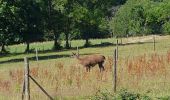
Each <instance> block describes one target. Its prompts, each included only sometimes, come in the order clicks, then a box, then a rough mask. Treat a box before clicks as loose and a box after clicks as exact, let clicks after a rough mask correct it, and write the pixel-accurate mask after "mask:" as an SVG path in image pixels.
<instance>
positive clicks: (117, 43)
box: [116, 39, 119, 60]
mask: <svg viewBox="0 0 170 100" xmlns="http://www.w3.org/2000/svg"><path fill="white" fill-rule="evenodd" d="M118 45H119V40H118V39H117V42H116V59H117V60H118Z"/></svg>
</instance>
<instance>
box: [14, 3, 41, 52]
mask: <svg viewBox="0 0 170 100" xmlns="http://www.w3.org/2000/svg"><path fill="white" fill-rule="evenodd" d="M17 6H18V8H19V11H18V17H19V18H20V19H19V23H20V29H19V34H20V36H21V38H22V41H23V42H24V43H26V45H27V47H26V50H25V52H29V50H30V47H29V44H30V43H31V42H34V41H41V40H42V37H43V32H42V30H41V29H42V26H41V25H42V16H41V15H42V13H41V9H40V6H39V3H38V2H37V1H35V0H21V1H18V5H17Z"/></svg>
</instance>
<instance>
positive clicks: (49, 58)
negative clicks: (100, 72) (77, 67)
mask: <svg viewBox="0 0 170 100" xmlns="http://www.w3.org/2000/svg"><path fill="white" fill-rule="evenodd" d="M90 54H92V53H88V54H81V55H90ZM93 54H94V53H93ZM95 54H97V53H95ZM66 57H70V59H73V58H71V53H70V54H63V55H54V54H53V55H48V56H38V60H39V61H41V60H51V59H59V58H66ZM28 59H29V61H36V57H35V56H34V57H28ZM15 62H24V58H17V59H10V60H6V61H0V64H5V63H15Z"/></svg>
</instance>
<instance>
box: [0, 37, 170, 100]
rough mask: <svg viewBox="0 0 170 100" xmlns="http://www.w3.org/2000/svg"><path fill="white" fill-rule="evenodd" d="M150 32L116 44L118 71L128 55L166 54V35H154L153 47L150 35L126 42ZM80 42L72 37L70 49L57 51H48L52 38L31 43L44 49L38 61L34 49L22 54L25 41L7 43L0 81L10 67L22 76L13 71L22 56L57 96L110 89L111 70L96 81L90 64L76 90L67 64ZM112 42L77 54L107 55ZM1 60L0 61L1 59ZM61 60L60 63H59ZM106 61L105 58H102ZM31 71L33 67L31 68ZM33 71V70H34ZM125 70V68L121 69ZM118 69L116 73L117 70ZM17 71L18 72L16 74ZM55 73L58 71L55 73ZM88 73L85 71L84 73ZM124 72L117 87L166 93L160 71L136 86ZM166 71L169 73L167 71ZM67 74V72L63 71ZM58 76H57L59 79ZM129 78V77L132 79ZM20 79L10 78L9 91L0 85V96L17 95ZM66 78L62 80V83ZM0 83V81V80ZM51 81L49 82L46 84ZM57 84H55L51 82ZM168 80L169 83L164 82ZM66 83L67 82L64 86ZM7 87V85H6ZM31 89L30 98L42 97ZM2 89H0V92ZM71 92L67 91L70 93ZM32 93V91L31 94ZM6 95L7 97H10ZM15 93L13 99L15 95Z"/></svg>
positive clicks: (168, 41)
mask: <svg viewBox="0 0 170 100" xmlns="http://www.w3.org/2000/svg"><path fill="white" fill-rule="evenodd" d="M150 37H151V36H148V37H134V38H128V39H127V38H123V44H124V45H120V46H119V58H120V59H121V62H120V64H119V68H118V69H119V71H120V73H122V72H121V68H126V67H127V66H126V65H125V63H124V62H125V61H126V60H127V59H132V58H135V57H136V56H140V55H144V54H146V55H148V56H149V55H151V54H152V53H155V52H156V53H157V54H159V55H166V54H167V51H169V50H170V47H169V45H170V36H161V37H158V36H157V37H156V51H153V43H152V42H153V40H152V39H148V40H146V41H144V42H143V43H138V41H136V42H135V43H130V44H127V42H129V41H134V40H137V39H139V38H140V39H142V38H144V39H145V38H150ZM90 41H91V43H92V45H100V44H101V43H105V42H109V43H116V40H115V39H114V38H109V39H94V40H90ZM83 45H84V41H83V40H74V41H72V47H73V48H74V49H71V50H66V49H64V50H61V51H52V50H51V49H52V47H53V42H44V43H32V44H31V46H30V48H31V49H35V48H38V50H40V51H43V50H44V52H40V53H39V54H38V55H39V59H40V60H39V61H38V62H37V61H36V60H35V53H34V52H33V53H30V54H24V53H23V52H24V50H25V47H26V46H25V45H23V44H20V45H13V46H9V47H8V50H9V51H10V54H9V55H6V56H2V57H0V63H1V64H0V73H1V74H0V81H2V83H3V82H5V81H9V82H11V81H10V78H11V76H10V75H9V74H10V71H12V72H13V73H15V74H16V77H17V78H20V77H21V76H22V73H21V72H18V73H19V74H18V73H17V70H19V71H20V70H23V68H24V67H23V66H24V62H23V58H24V57H29V58H30V68H31V69H33V68H37V67H38V68H39V69H38V76H37V77H36V79H37V80H38V81H39V82H40V83H41V85H43V86H44V87H45V89H46V90H47V91H49V93H50V94H52V95H53V96H56V95H57V98H60V99H61V98H62V99H64V98H66V99H67V98H70V97H71V98H73V99H81V98H84V97H86V96H90V95H94V94H95V92H96V91H95V89H96V90H98V89H101V90H102V89H108V90H109V91H111V90H112V73H111V71H109V72H108V73H105V74H106V77H107V78H108V80H107V81H106V82H102V81H98V80H97V78H98V77H99V76H100V74H98V68H97V67H96V68H94V69H93V70H92V72H91V73H90V74H89V76H86V77H88V79H87V80H86V81H85V82H83V80H80V83H81V85H82V89H81V90H80V91H79V90H77V88H75V87H76V86H77V85H76V84H77V83H76V82H78V81H77V78H79V77H78V76H76V75H75V76H74V73H71V67H74V68H75V67H76V63H77V62H76V61H75V60H74V59H72V58H70V55H71V53H72V52H76V47H77V46H79V47H82V46H83ZM62 46H64V42H62ZM115 48H116V47H115V45H109V46H103V45H101V46H92V47H89V48H80V50H79V52H80V55H88V54H95V53H99V54H103V55H105V56H106V57H107V58H108V57H113V51H114V49H115ZM2 62H3V63H2ZM60 63H61V65H60ZM106 63H107V64H108V61H107V62H106ZM59 66H64V72H62V71H61V72H62V73H63V75H65V74H68V76H69V75H72V74H73V76H74V78H73V84H72V85H70V86H69V85H68V84H70V82H71V81H68V79H67V78H66V77H64V76H63V75H61V76H60V74H59V73H60V72H58V71H60V70H59V69H58V68H59ZM166 67H167V70H169V65H168V64H166ZM79 70H80V71H81V72H80V73H77V72H76V71H79ZM84 70H85V69H83V68H81V69H78V68H76V69H75V72H76V73H77V74H80V77H83V75H86V73H85V74H84ZM33 71H34V70H33ZM44 71H47V73H48V74H47V75H46V76H43V73H45V72H44ZM35 72H37V71H35ZM125 72H126V71H125ZM120 73H119V74H120ZM20 74H21V75H20ZM58 74H59V75H58ZM87 75H88V73H87ZM126 75H127V74H126V73H122V76H121V77H124V78H122V80H120V84H121V85H120V86H119V87H118V89H121V88H127V89H129V90H131V91H136V92H138V93H142V94H143V93H146V92H147V91H150V93H148V95H149V96H151V97H157V96H159V97H162V98H163V97H165V96H168V95H169V94H170V87H169V86H168V85H166V87H165V86H164V85H162V83H161V82H162V81H164V79H161V77H162V76H161V75H160V77H158V78H153V77H147V78H146V79H141V80H140V81H139V82H141V83H140V84H139V86H136V87H133V83H130V82H131V81H129V80H128V76H127V77H126ZM168 75H169V74H168ZM66 76H67V75H66ZM60 77H62V78H63V80H62V81H63V84H61V83H60V81H59V80H58V79H60ZM62 78H61V79H62ZM132 81H133V80H132ZM17 82H20V81H19V80H17V79H15V80H14V82H13V85H11V87H10V89H11V88H12V89H11V91H12V93H8V91H7V92H6V91H5V92H4V93H3V91H4V90H3V89H1V87H0V100H1V98H5V99H7V100H9V98H8V97H6V96H1V94H2V95H4V94H5V95H10V94H11V98H12V97H14V95H15V93H16V94H17V96H18V98H20V92H21V91H20V90H21V84H20V83H17ZM65 82H66V83H65ZM166 82H168V80H166ZM0 83H1V82H0ZM2 83H1V84H0V85H3V84H2ZM156 83H161V84H156ZM50 84H51V85H50ZM55 84H57V86H56V85H55ZM167 84H169V83H167ZM67 85H68V86H67ZM31 86H32V88H34V89H35V90H37V88H36V86H35V85H33V84H32V85H31ZM58 86H59V87H62V88H61V89H62V90H60V89H57V90H55V88H56V87H58ZM7 87H8V86H7ZM34 89H32V90H31V91H32V96H33V98H34V99H35V98H37V99H40V98H41V97H45V96H44V95H43V93H36V92H34V91H33V90H34ZM87 89H89V90H87ZM76 91H78V92H76ZM1 92H2V93H1ZM70 92H71V93H70ZM33 94H34V95H33ZM11 98H10V99H11ZM18 98H17V97H16V98H15V99H14V100H17V99H18Z"/></svg>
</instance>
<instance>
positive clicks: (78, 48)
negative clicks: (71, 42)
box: [77, 46, 79, 55]
mask: <svg viewBox="0 0 170 100" xmlns="http://www.w3.org/2000/svg"><path fill="white" fill-rule="evenodd" d="M77 55H79V47H78V46H77Z"/></svg>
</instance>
